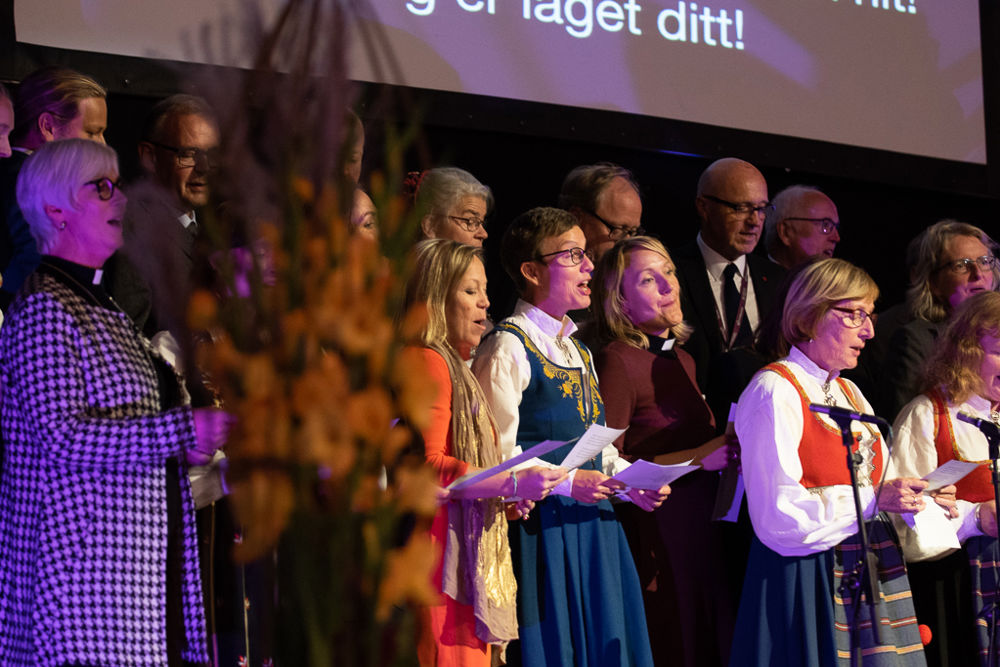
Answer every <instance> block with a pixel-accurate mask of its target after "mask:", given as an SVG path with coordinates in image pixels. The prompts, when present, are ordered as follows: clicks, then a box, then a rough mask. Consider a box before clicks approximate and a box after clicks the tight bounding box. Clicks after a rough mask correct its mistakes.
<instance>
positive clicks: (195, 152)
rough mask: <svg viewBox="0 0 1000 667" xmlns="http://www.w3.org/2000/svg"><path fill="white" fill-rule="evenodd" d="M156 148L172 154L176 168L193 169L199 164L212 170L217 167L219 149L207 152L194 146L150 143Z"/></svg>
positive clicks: (211, 149)
mask: <svg viewBox="0 0 1000 667" xmlns="http://www.w3.org/2000/svg"><path fill="white" fill-rule="evenodd" d="M149 143H151V144H153V145H154V146H156V147H157V148H162V149H163V150H165V151H170V152H171V153H173V154H174V160H175V161H176V162H177V166H178V167H193V166H195V165H197V164H198V163H199V162H200V163H202V164H204V165H207V166H208V168H209V169H214V168H216V167H218V166H219V149H218V148H210V149H208V150H207V151H206V150H203V149H201V148H195V147H194V146H171V145H169V144H161V143H160V142H159V141H150V142H149Z"/></svg>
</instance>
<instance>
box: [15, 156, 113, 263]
mask: <svg viewBox="0 0 1000 667" xmlns="http://www.w3.org/2000/svg"><path fill="white" fill-rule="evenodd" d="M117 173H118V155H117V154H116V153H115V150H114V149H113V148H111V147H110V146H106V145H104V144H99V143H97V142H96V141H89V140H87V139H63V140H61V141H50V142H47V143H45V144H42V145H41V146H40V147H39V148H38V150H36V151H35V152H34V153H32V154H31V155H30V156H29V157H28V159H27V160H25V162H24V166H23V167H21V172H20V173H19V174H18V177H17V203H18V206H20V207H21V212H22V213H23V214H24V219H25V220H26V221H27V223H28V227H29V229H30V230H31V235H32V236H33V237H35V242H36V243H37V244H38V250H39V251H40V252H43V253H45V252H48V251H49V250H51V249H52V246H53V244H54V242H55V237H56V234H58V233H59V230H58V229H56V226H55V223H54V222H53V221H52V219H51V218H49V215H48V213H46V212H45V207H46V206H54V207H56V208H60V209H73V210H79V208H80V206H79V202H78V201H77V199H76V193H77V191H79V189H80V188H81V187H82V186H83V185H84V183H87V182H88V181H92V180H94V179H97V178H103V177H105V176H110V175H113V174H117Z"/></svg>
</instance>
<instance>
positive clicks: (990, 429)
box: [956, 412, 1000, 440]
mask: <svg viewBox="0 0 1000 667" xmlns="http://www.w3.org/2000/svg"><path fill="white" fill-rule="evenodd" d="M956 416H957V417H958V420H959V421H963V422H965V423H966V424H972V425H973V426H975V427H976V428H978V429H979V430H980V431H982V432H983V435H985V436H986V437H987V439H990V440H1000V428H997V425H996V424H994V423H993V422H991V421H989V420H988V419H980V418H979V417H973V416H972V415H970V414H968V413H967V412H959V413H958V414H957V415H956Z"/></svg>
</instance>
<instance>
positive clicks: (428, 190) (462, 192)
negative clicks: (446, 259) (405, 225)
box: [416, 167, 493, 224]
mask: <svg viewBox="0 0 1000 667" xmlns="http://www.w3.org/2000/svg"><path fill="white" fill-rule="evenodd" d="M463 197H481V198H482V199H483V201H485V202H486V210H487V211H490V210H492V208H493V192H492V191H491V190H490V189H489V187H487V186H485V185H483V184H482V183H480V182H479V180H478V179H477V178H476V177H475V176H473V175H472V174H470V173H469V172H467V171H465V170H464V169H459V168H458V167H436V168H434V169H431V170H429V171H428V172H427V173H425V174H424V176H423V178H422V179H421V181H420V186H419V188H418V189H417V198H416V204H417V210H418V211H420V212H421V214H422V215H424V216H429V217H430V219H431V221H432V222H433V223H434V224H437V223H439V222H441V221H442V220H443V219H444V218H445V216H447V215H448V212H449V211H451V210H452V208H453V207H454V206H455V205H456V204H458V203H459V202H460V201H461V200H462V198H463Z"/></svg>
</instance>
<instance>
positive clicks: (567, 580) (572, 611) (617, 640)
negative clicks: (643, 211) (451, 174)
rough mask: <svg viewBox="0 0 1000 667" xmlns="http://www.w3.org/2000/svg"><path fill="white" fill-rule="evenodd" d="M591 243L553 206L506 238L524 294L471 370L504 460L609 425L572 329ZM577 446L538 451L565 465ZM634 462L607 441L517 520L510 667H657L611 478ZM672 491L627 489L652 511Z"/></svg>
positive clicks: (586, 285) (528, 217) (509, 266)
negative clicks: (490, 410) (515, 639)
mask: <svg viewBox="0 0 1000 667" xmlns="http://www.w3.org/2000/svg"><path fill="white" fill-rule="evenodd" d="M585 244H586V238H585V237H584V235H583V232H582V231H581V230H580V227H579V226H578V225H577V222H576V219H575V218H574V217H573V216H572V215H571V214H569V213H567V212H566V211H562V210H560V209H555V208H535V209H532V210H530V211H528V212H526V213H524V214H522V215H520V216H518V217H517V218H516V219H515V220H514V221H513V222H512V223H511V224H510V225H509V226H508V228H507V230H506V231H505V233H504V237H503V241H502V245H501V251H500V253H501V260H502V262H503V266H504V269H505V270H506V271H507V273H508V275H510V276H511V278H512V279H513V280H514V282H515V283H516V285H517V290H518V293H519V295H520V297H521V298H520V300H519V301H518V303H517V305H516V306H515V309H514V313H513V315H512V316H511V317H509V318H507V319H505V320H504V321H503V322H501V323H500V324H499V325H497V328H496V329H495V330H494V331H493V332H492V333H491V334H490V335H489V336H487V337H486V339H485V340H484V341H483V343H482V345H481V346H480V347H479V351H478V353H477V356H476V358H475V360H474V361H473V371H474V373H475V374H476V376H477V377H478V379H479V381H480V383H481V384H482V386H483V390H484V392H485V393H486V396H487V399H488V400H489V402H490V404H491V406H492V408H493V411H494V414H495V416H496V420H497V426H498V429H499V431H500V442H501V447H502V449H503V453H504V456H505V458H506V457H510V456H511V455H513V454H516V453H518V452H519V451H521V450H524V449H527V448H530V447H531V446H533V445H535V444H538V443H539V442H542V441H544V440H570V439H573V438H576V437H578V436H580V435H582V434H583V433H584V432H585V431H586V429H587V428H588V427H589V426H590V425H592V424H603V423H604V405H603V402H602V400H601V395H600V392H599V391H598V384H597V377H596V376H595V373H594V367H593V363H592V362H591V356H590V351H589V350H588V349H587V348H586V346H584V345H583V344H582V343H580V342H579V341H576V340H574V339H573V338H571V337H570V335H571V334H572V333H573V332H574V331H575V330H576V327H575V325H574V324H573V322H572V321H571V320H570V319H569V318H568V317H567V316H566V313H568V312H569V311H570V310H577V309H581V308H587V307H588V306H589V305H590V274H591V272H592V271H593V268H594V265H593V262H592V261H591V259H590V257H588V256H587V254H586V252H585ZM570 447H571V445H566V446H564V447H561V448H559V449H557V450H555V451H554V452H552V453H550V454H548V455H546V456H544V457H542V458H543V459H544V460H546V461H548V462H549V463H555V464H558V463H560V462H561V461H562V459H563V457H565V455H566V454H567V453H568V452H569V449H570ZM627 466H628V463H627V462H625V461H624V460H622V459H620V458H619V457H618V453H617V450H616V449H615V447H614V446H613V445H609V446H608V447H606V448H605V449H604V450H603V451H602V452H601V453H600V454H599V455H598V456H596V457H594V459H592V460H591V461H588V462H587V463H586V464H585V465H583V466H582V467H581V468H579V469H577V470H575V471H573V472H572V473H571V475H570V478H569V479H568V480H567V481H565V482H563V483H562V484H560V485H559V486H558V487H556V490H555V491H554V493H553V494H552V495H550V496H549V497H548V498H546V499H545V500H542V501H540V502H538V503H537V504H536V506H535V508H534V509H533V510H532V511H531V513H530V515H529V516H528V517H526V518H525V519H524V520H522V521H518V522H516V524H512V525H511V527H510V546H511V553H512V556H513V562H514V574H515V577H516V578H517V581H518V597H517V608H518V634H519V636H520V641H519V642H518V643H519V646H518V645H517V644H512V645H511V648H510V649H509V650H508V652H507V657H508V660H509V662H510V664H514V665H517V664H524V665H537V666H539V667H542V666H544V667H598V666H600V667H607V666H618V665H622V666H630V667H631V666H634V667H646V666H650V665H652V657H651V655H650V650H649V638H648V636H647V633H646V622H645V618H644V614H643V604H642V592H641V590H640V587H639V580H638V576H637V574H636V570H635V565H634V563H633V562H632V556H631V553H630V552H629V546H628V543H627V541H626V540H625V535H624V533H623V532H622V529H621V526H620V525H619V523H618V520H617V519H616V518H615V512H614V509H613V508H612V506H611V503H610V502H609V500H608V499H609V498H610V497H611V496H612V495H615V492H616V490H619V489H620V488H621V485H620V484H618V483H617V482H614V481H611V480H609V475H611V474H614V473H615V472H617V471H620V470H623V469H624V468H626V467H627ZM667 493H669V487H666V486H664V487H662V488H660V489H657V490H654V491H641V490H637V489H632V490H629V491H628V492H627V494H623V495H626V497H627V499H629V500H631V501H632V502H634V503H635V504H636V505H638V506H639V507H642V508H643V509H646V510H648V511H652V510H653V509H655V508H656V507H658V506H659V505H660V504H661V503H662V502H663V499H664V498H665V497H666V495H667Z"/></svg>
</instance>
